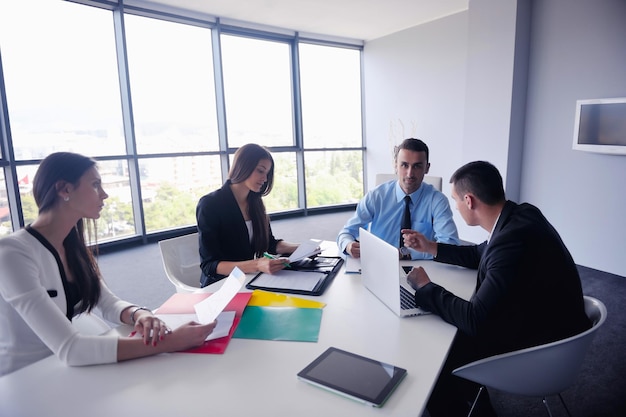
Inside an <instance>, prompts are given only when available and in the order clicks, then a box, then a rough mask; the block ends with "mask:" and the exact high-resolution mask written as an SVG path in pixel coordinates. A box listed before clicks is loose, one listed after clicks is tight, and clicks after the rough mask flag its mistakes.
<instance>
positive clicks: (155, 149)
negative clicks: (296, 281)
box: [0, 0, 364, 242]
mask: <svg viewBox="0 0 626 417" xmlns="http://www.w3.org/2000/svg"><path fill="white" fill-rule="evenodd" d="M123 10H124V13H123V12H122V9H121V8H120V7H119V6H118V2H109V1H101V0H97V1H96V0H94V1H90V0H80V1H77V2H76V3H74V2H73V1H72V0H69V1H64V0H32V1H28V2H24V1H11V2H2V3H1V4H0V48H1V49H0V54H1V55H0V58H1V61H0V65H1V66H2V67H1V69H2V72H0V73H1V74H3V75H4V77H3V79H2V80H0V85H3V86H5V87H6V88H5V92H6V94H5V95H4V96H3V95H0V98H2V99H3V101H2V103H0V104H1V106H0V108H3V109H4V108H6V112H0V117H2V118H5V116H7V117H6V120H4V119H3V120H2V122H3V123H2V125H3V126H7V127H8V129H6V131H3V132H0V134H2V135H3V136H2V139H3V140H2V142H1V143H2V144H3V146H4V147H5V148H3V150H4V151H7V150H8V152H3V156H2V159H0V163H1V164H2V166H3V167H6V171H0V236H3V235H6V234H8V233H10V232H11V231H12V229H13V227H12V225H14V224H16V223H19V224H27V223H29V222H31V221H32V220H34V218H35V217H36V215H37V207H36V206H35V202H34V198H33V196H32V180H33V177H34V174H35V172H36V169H37V167H38V164H39V162H40V161H41V159H43V158H44V157H45V156H47V155H48V154H50V153H52V152H55V151H72V152H78V153H82V154H85V155H88V156H91V157H94V158H95V159H96V160H97V162H98V167H99V170H100V174H101V176H102V179H103V185H104V188H105V191H106V192H107V193H108V194H109V198H108V199H107V200H106V202H105V208H104V209H103V211H102V213H101V217H100V219H99V220H98V224H97V232H98V234H97V237H98V240H99V241H100V242H108V241H115V240H119V239H122V238H127V237H135V236H146V235H149V234H156V233H159V232H163V231H166V230H171V229H178V228H187V227H190V226H191V227H193V226H194V225H195V223H196V219H195V207H196V204H197V202H198V200H199V198H200V197H202V196H203V195H204V194H206V193H208V192H211V191H213V190H215V189H217V188H219V187H220V186H221V185H222V184H223V182H224V181H225V179H226V178H227V172H228V169H229V166H230V161H231V160H232V156H233V154H234V152H235V151H236V150H237V148H238V147H240V146H242V145H244V144H246V143H258V144H261V145H264V146H266V147H268V148H270V150H271V152H272V156H273V158H274V161H275V164H276V166H275V173H276V174H275V181H274V189H273V190H272V193H271V194H270V195H269V196H267V197H265V204H266V207H267V210H268V212H270V213H272V214H274V215H276V214H279V213H281V212H286V211H289V212H294V211H296V212H297V211H303V212H305V211H306V210H307V208H309V207H311V208H314V207H332V206H335V205H346V204H353V203H355V202H356V201H358V199H359V198H360V197H361V196H362V194H363V151H364V149H363V144H362V143H363V141H362V132H361V127H362V120H361V90H360V89H361V74H360V67H361V65H360V60H361V57H360V56H361V51H360V45H346V44H338V43H332V42H329V41H328V40H324V41H322V40H319V41H318V40H314V39H307V40H303V41H300V40H299V38H298V36H297V34H296V33H295V32H294V33H293V35H288V34H285V33H286V31H285V30H280V31H279V32H280V33H276V34H274V33H272V32H271V31H263V32H260V31H256V30H254V29H250V28H238V27H235V26H228V27H223V26H221V25H220V23H219V22H218V21H217V20H206V19H207V18H206V17H205V16H201V15H198V16H196V17H194V16H192V14H190V13H185V15H181V16H175V15H173V14H171V13H170V14H163V13H161V12H160V11H158V10H150V9H149V8H146V6H144V7H142V8H141V9H136V8H133V6H132V5H130V6H125V7H124V8H123ZM203 19H205V20H203ZM5 97H6V100H4V98H5ZM5 134H6V135H5ZM5 145H6V146H5ZM3 169H5V168H3ZM7 172H9V173H11V177H12V178H17V181H16V184H15V185H13V181H10V182H8V181H6V178H5V176H6V173H7ZM9 184H11V185H10V186H9ZM12 201H17V202H18V203H19V204H16V206H17V207H21V212H20V213H16V212H15V211H14V209H13V207H9V206H10V204H9V203H10V202H12Z"/></svg>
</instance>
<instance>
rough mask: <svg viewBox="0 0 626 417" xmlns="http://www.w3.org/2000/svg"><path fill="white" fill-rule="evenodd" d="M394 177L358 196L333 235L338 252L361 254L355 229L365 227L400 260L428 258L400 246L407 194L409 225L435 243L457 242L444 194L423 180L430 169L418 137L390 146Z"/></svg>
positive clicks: (351, 254)
mask: <svg viewBox="0 0 626 417" xmlns="http://www.w3.org/2000/svg"><path fill="white" fill-rule="evenodd" d="M394 151H395V154H394V163H395V170H396V174H397V175H398V179H397V180H393V181H388V182H386V183H384V184H381V185H379V186H378V187H376V188H374V189H373V190H371V191H370V192H368V193H367V194H366V195H365V197H363V198H362V199H361V201H360V202H359V204H358V205H357V207H356V212H355V213H354V215H353V216H352V217H351V218H350V219H349V220H348V222H347V223H346V225H345V226H344V228H343V229H342V230H341V231H340V232H339V235H338V236H337V246H338V247H339V249H340V250H341V252H342V253H346V254H348V255H350V256H352V257H354V258H359V257H360V256H361V248H360V245H359V242H358V235H359V228H360V227H363V228H364V229H365V228H367V227H368V225H369V230H370V232H372V233H373V234H374V235H376V236H378V237H379V238H381V239H383V240H385V241H386V242H387V243H389V244H391V245H393V246H396V247H398V249H399V257H400V258H401V259H432V255H430V254H427V253H423V252H418V251H416V250H414V249H409V248H406V247H404V246H402V247H401V246H400V237H401V233H400V230H401V222H402V216H403V212H404V207H405V201H404V197H405V196H407V195H408V196H409V197H410V198H411V202H410V206H409V207H410V212H411V227H410V229H413V230H417V231H419V232H420V233H422V234H423V235H425V236H427V237H428V238H429V239H431V240H434V241H436V242H442V243H451V244H456V245H458V244H459V243H460V241H459V236H458V232H457V230H456V225H455V224H454V220H453V219H452V210H450V204H449V202H448V199H447V197H446V196H445V195H444V194H443V193H441V192H440V191H439V190H437V189H435V187H433V186H432V185H430V184H426V183H424V182H422V181H423V179H424V175H426V174H427V173H428V170H429V169H430V163H429V162H428V146H427V145H426V144H425V143H424V142H423V141H421V140H420V139H413V138H410V139H405V140H404V141H402V143H401V144H400V145H398V146H396V148H395V149H394Z"/></svg>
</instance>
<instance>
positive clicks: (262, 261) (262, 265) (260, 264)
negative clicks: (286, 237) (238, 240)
mask: <svg viewBox="0 0 626 417" xmlns="http://www.w3.org/2000/svg"><path fill="white" fill-rule="evenodd" d="M288 262H289V258H276V259H269V258H259V259H257V269H258V270H259V271H261V272H265V273H267V274H275V273H276V272H278V271H280V270H281V269H285V267H286V266H287V265H289V264H288Z"/></svg>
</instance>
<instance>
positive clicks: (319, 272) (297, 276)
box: [246, 256, 343, 295]
mask: <svg viewBox="0 0 626 417" xmlns="http://www.w3.org/2000/svg"><path fill="white" fill-rule="evenodd" d="M342 264H343V258H340V257H336V256H316V257H314V258H304V259H302V260H300V261H297V262H293V263H291V264H290V265H289V268H285V269H283V270H281V271H278V272H277V273H275V274H266V273H265V272H259V273H258V274H257V275H256V276H255V277H254V278H252V280H251V281H250V282H249V283H248V284H247V285H246V288H248V289H249V290H265V291H273V292H284V293H291V294H304V295H321V294H323V293H324V291H326V288H328V286H329V285H330V283H331V282H332V280H333V278H334V277H335V275H337V272H338V271H339V270H340V269H341V265H342Z"/></svg>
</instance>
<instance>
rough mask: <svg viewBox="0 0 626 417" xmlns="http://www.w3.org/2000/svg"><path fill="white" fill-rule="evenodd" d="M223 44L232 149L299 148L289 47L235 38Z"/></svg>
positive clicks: (224, 38)
mask: <svg viewBox="0 0 626 417" xmlns="http://www.w3.org/2000/svg"><path fill="white" fill-rule="evenodd" d="M221 43H222V66H223V68H224V96H225V102H226V125H227V131H228V145H229V146H230V147H239V146H241V145H245V144H246V143H250V142H253V143H258V144H261V145H264V146H293V145H294V136H293V110H292V97H293V94H292V89H291V85H292V84H291V71H290V68H291V59H290V49H289V44H287V43H286V42H275V41H266V40H260V39H251V38H247V37H242V36H231V35H222V37H221Z"/></svg>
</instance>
